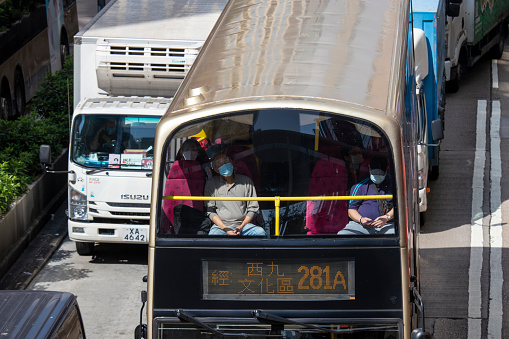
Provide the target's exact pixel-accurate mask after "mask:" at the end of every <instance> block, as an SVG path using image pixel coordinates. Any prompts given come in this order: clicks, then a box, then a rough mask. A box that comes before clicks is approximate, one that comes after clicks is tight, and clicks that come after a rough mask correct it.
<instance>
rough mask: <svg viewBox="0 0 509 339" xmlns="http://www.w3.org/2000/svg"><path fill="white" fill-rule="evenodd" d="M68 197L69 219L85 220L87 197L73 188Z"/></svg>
mask: <svg viewBox="0 0 509 339" xmlns="http://www.w3.org/2000/svg"><path fill="white" fill-rule="evenodd" d="M70 195H71V201H70V206H69V207H70V208H69V209H70V211H69V217H70V218H71V219H76V220H87V218H88V213H87V196H86V195H85V194H82V193H81V192H79V191H77V190H75V189H74V188H71V192H70Z"/></svg>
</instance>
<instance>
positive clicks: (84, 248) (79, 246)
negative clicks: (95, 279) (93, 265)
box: [76, 241, 94, 255]
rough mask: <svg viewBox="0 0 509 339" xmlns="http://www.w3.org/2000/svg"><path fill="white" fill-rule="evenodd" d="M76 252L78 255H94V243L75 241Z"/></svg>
mask: <svg viewBox="0 0 509 339" xmlns="http://www.w3.org/2000/svg"><path fill="white" fill-rule="evenodd" d="M76 252H78V254H79V255H91V254H92V253H94V243H93V242H81V241H76Z"/></svg>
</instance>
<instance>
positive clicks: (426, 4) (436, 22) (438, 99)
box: [412, 0, 448, 222]
mask: <svg viewBox="0 0 509 339" xmlns="http://www.w3.org/2000/svg"><path fill="white" fill-rule="evenodd" d="M447 5H448V4H447V3H446V0H412V9H413V13H412V24H413V29H414V51H415V71H416V72H415V73H416V86H417V101H418V111H419V122H420V123H419V134H420V143H419V146H418V153H419V156H418V167H419V168H418V171H419V211H420V212H421V217H422V218H421V222H423V217H424V214H423V213H424V212H425V211H426V210H427V198H426V193H427V190H428V188H427V186H428V179H432V180H434V179H437V178H438V174H439V157H440V146H439V141H440V139H442V138H443V133H434V130H435V131H436V128H437V127H440V128H438V130H439V131H442V130H443V122H444V112H445V22H446V7H447Z"/></svg>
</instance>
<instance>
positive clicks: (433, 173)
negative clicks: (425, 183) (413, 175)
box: [429, 165, 440, 180]
mask: <svg viewBox="0 0 509 339" xmlns="http://www.w3.org/2000/svg"><path fill="white" fill-rule="evenodd" d="M439 174H440V172H439V169H438V165H437V166H431V171H430V173H429V178H430V180H437V179H438V176H439Z"/></svg>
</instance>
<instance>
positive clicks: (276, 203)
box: [163, 194, 393, 236]
mask: <svg viewBox="0 0 509 339" xmlns="http://www.w3.org/2000/svg"><path fill="white" fill-rule="evenodd" d="M392 198H393V196H392V194H386V195H338V196H314V197H279V196H275V197H204V196H202V197H191V196H180V195H174V196H171V195H166V196H163V200H195V201H209V200H214V201H274V206H275V215H276V220H275V223H276V229H275V235H276V236H278V235H279V207H280V203H281V201H309V200H327V201H328V200H375V199H392Z"/></svg>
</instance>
